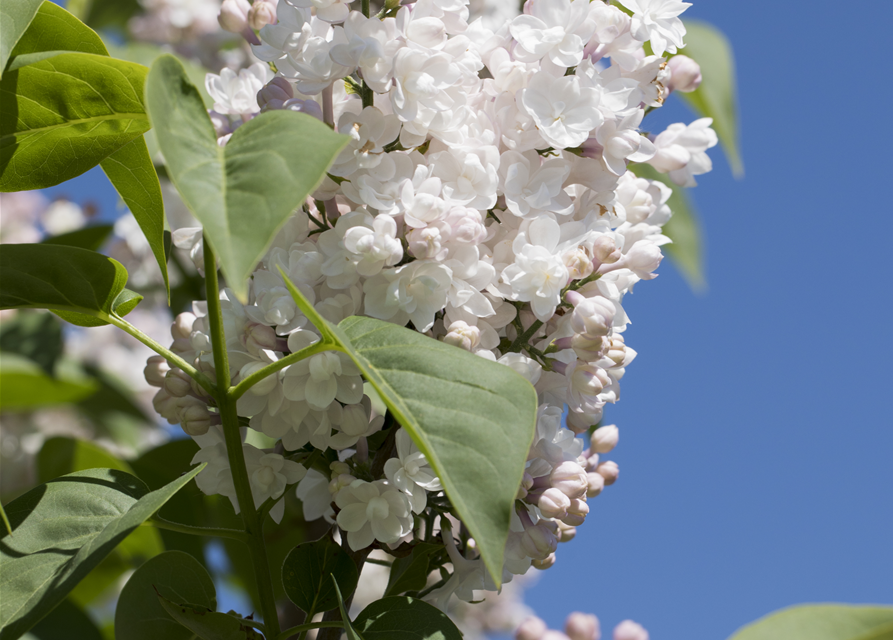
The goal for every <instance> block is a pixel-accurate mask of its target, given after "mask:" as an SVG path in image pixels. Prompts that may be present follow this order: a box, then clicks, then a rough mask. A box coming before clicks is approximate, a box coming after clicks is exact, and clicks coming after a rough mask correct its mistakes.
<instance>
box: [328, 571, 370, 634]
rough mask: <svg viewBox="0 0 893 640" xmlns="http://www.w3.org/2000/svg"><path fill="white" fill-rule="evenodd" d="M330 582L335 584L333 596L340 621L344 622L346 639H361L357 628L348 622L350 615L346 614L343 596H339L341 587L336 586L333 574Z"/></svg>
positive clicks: (336, 582)
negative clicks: (335, 599)
mask: <svg viewBox="0 0 893 640" xmlns="http://www.w3.org/2000/svg"><path fill="white" fill-rule="evenodd" d="M332 584H334V585H335V597H336V598H337V600H338V611H340V612H341V622H343V623H344V634H345V635H346V636H347V640H363V637H362V636H360V634H359V633H357V630H356V629H355V628H354V626H353V624H351V622H350V616H348V615H347V609H346V608H345V606H344V598H342V597H341V587H339V586H338V581H337V580H336V579H335V576H332Z"/></svg>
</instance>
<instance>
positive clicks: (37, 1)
mask: <svg viewBox="0 0 893 640" xmlns="http://www.w3.org/2000/svg"><path fill="white" fill-rule="evenodd" d="M42 2H43V0H14V1H13V2H9V1H8V0H7V1H6V2H2V3H0V77H2V74H3V70H4V69H5V68H6V63H7V62H8V61H9V56H10V54H11V53H12V50H13V49H14V48H15V46H16V43H17V42H18V41H19V39H20V38H21V37H22V35H24V33H25V30H27V29H28V25H29V24H31V21H32V20H33V19H34V16H35V15H36V14H37V10H38V9H40V5H41V3H42Z"/></svg>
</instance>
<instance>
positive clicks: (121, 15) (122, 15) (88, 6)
mask: <svg viewBox="0 0 893 640" xmlns="http://www.w3.org/2000/svg"><path fill="white" fill-rule="evenodd" d="M78 2H79V3H80V4H82V5H85V6H84V9H83V11H84V14H83V15H84V22H86V23H87V24H89V25H90V26H91V27H94V28H96V29H103V28H112V29H118V30H119V31H122V32H124V33H125V34H126V33H127V23H128V22H129V21H130V19H131V18H132V17H134V16H135V15H137V14H139V13H141V12H142V11H144V10H145V9H144V7H143V6H142V5H141V4H140V2H139V0H78Z"/></svg>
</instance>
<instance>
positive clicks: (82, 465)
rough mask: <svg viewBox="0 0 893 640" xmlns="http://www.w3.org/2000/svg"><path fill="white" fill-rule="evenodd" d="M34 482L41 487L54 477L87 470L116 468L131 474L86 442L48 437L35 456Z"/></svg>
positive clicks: (118, 462) (125, 465)
mask: <svg viewBox="0 0 893 640" xmlns="http://www.w3.org/2000/svg"><path fill="white" fill-rule="evenodd" d="M36 462H37V481H38V482H39V483H41V484H45V483H47V482H49V481H51V480H53V479H54V478H58V477H60V476H64V475H68V474H69V473H73V472H75V471H85V470H87V469H117V470H118V471H123V472H124V473H128V474H130V475H134V473H133V470H132V469H131V468H130V465H129V464H127V463H126V462H124V461H123V460H119V459H118V458H116V457H115V456H113V455H112V454H111V453H109V451H108V450H106V449H105V448H104V447H101V446H99V445H98V444H94V443H93V442H90V441H89V440H79V439H77V438H67V437H62V436H58V437H55V438H49V439H48V440H46V441H45V442H44V443H43V446H42V447H41V448H40V451H39V452H38V453H37V461H36Z"/></svg>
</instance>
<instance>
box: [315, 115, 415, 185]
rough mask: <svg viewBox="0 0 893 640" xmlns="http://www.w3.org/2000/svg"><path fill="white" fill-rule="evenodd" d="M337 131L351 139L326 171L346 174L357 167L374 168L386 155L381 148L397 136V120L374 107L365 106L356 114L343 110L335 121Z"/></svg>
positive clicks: (334, 173)
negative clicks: (336, 122) (336, 121)
mask: <svg viewBox="0 0 893 640" xmlns="http://www.w3.org/2000/svg"><path fill="white" fill-rule="evenodd" d="M338 131H339V132H340V133H344V134H347V135H348V136H350V138H351V140H350V142H349V143H348V144H347V147H345V148H344V150H342V151H341V153H340V154H339V156H338V157H337V158H336V159H335V162H334V164H333V165H332V167H331V168H330V169H329V172H330V173H331V174H332V175H334V176H340V177H347V176H350V175H351V174H353V173H354V172H356V171H357V170H358V169H373V168H375V167H377V166H378V165H379V164H380V163H381V161H382V159H383V158H386V157H387V155H386V154H385V153H384V149H383V147H384V146H386V145H388V144H390V143H391V142H393V141H394V140H396V139H397V136H398V135H399V133H400V121H399V120H398V119H397V116H394V115H384V114H383V113H382V112H381V111H379V110H378V109H376V108H375V107H366V108H365V109H363V111H362V112H361V113H360V114H359V115H354V114H352V113H345V114H344V115H342V116H341V119H340V120H339V121H338Z"/></svg>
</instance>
